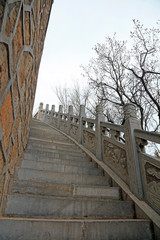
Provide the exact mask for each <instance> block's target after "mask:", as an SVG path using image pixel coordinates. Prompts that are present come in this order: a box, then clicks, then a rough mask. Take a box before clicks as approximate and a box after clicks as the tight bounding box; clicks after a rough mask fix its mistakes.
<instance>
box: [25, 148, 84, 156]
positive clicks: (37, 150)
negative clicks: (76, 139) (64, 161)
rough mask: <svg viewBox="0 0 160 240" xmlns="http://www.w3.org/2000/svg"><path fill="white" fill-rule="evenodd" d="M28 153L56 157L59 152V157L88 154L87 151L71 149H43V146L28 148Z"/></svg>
mask: <svg viewBox="0 0 160 240" xmlns="http://www.w3.org/2000/svg"><path fill="white" fill-rule="evenodd" d="M26 153H30V154H37V155H40V156H49V157H54V156H55V154H59V157H65V158H66V157H70V156H71V157H75V158H76V157H78V158H85V157H86V154H85V153H81V152H75V151H71V150H70V149H69V150H68V151H66V150H65V149H64V150H63V149H61V150H58V149H49V148H48V149H47V148H46V149H41V148H28V147H27V150H26Z"/></svg>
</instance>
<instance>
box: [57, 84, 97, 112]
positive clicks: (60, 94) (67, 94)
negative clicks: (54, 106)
mask: <svg viewBox="0 0 160 240" xmlns="http://www.w3.org/2000/svg"><path fill="white" fill-rule="evenodd" d="M53 91H54V93H55V94H56V96H57V98H58V100H59V103H60V104H61V105H63V110H64V112H65V113H67V112H68V106H69V105H72V106H73V107H74V108H73V109H74V114H77V115H78V114H79V107H80V105H84V106H85V107H86V111H87V114H88V116H90V114H89V113H90V111H91V109H92V107H90V101H91V94H90V89H89V85H86V86H85V87H83V86H81V87H80V85H79V83H78V82H77V81H75V82H74V84H73V87H71V88H67V87H66V86H64V87H61V86H57V87H55V89H54V90H53Z"/></svg>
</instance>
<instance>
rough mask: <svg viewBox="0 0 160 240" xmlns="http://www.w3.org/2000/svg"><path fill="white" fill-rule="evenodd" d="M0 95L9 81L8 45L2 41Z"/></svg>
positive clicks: (0, 50) (0, 52)
mask: <svg viewBox="0 0 160 240" xmlns="http://www.w3.org/2000/svg"><path fill="white" fill-rule="evenodd" d="M0 80H1V81H0V97H1V96H2V94H3V92H4V89H5V88H6V86H7V84H8V82H9V75H8V54H7V45H6V44H4V43H0Z"/></svg>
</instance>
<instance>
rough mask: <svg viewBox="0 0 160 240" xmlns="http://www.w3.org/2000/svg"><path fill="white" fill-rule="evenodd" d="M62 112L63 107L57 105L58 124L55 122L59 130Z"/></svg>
mask: <svg viewBox="0 0 160 240" xmlns="http://www.w3.org/2000/svg"><path fill="white" fill-rule="evenodd" d="M62 112H63V106H62V105H59V111H58V122H57V128H58V129H60V123H61V114H62Z"/></svg>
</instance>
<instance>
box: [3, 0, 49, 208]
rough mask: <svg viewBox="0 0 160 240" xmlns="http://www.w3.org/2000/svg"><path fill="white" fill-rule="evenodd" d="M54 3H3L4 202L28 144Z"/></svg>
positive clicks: (31, 0)
mask: <svg viewBox="0 0 160 240" xmlns="http://www.w3.org/2000/svg"><path fill="white" fill-rule="evenodd" d="M51 6H52V0H7V1H4V0H1V1H0V203H1V209H2V205H3V202H4V199H5V196H6V194H7V189H8V185H9V180H10V177H11V176H12V175H13V173H14V169H15V167H16V164H17V162H18V161H19V159H20V158H21V157H22V155H23V151H24V149H25V147H26V144H27V139H28V133H29V125H30V120H31V114H32V108H33V103H34V97H35V90H36V84H37V75H38V69H39V64H40V60H41V55H42V50H43V44H44V38H45V34H46V29H47V25H48V19H49V15H50V10H51Z"/></svg>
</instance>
